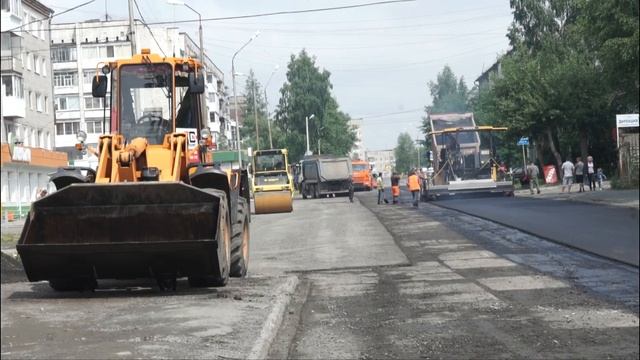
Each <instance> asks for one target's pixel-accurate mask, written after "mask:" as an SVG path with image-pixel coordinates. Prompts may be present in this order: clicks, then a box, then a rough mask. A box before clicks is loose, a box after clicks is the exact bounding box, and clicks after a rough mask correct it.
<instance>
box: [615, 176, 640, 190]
mask: <svg viewBox="0 0 640 360" xmlns="http://www.w3.org/2000/svg"><path fill="white" fill-rule="evenodd" d="M639 185H640V182H639V181H638V177H637V176H632V177H622V178H621V177H618V176H615V177H612V178H611V188H612V189H617V190H622V189H638V187H639Z"/></svg>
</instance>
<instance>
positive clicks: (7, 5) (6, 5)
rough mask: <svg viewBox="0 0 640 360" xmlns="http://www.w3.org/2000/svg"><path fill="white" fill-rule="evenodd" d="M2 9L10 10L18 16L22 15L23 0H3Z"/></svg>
mask: <svg viewBox="0 0 640 360" xmlns="http://www.w3.org/2000/svg"><path fill="white" fill-rule="evenodd" d="M2 10H3V11H8V12H10V13H12V14H14V15H16V16H20V13H21V12H22V1H20V0H2Z"/></svg>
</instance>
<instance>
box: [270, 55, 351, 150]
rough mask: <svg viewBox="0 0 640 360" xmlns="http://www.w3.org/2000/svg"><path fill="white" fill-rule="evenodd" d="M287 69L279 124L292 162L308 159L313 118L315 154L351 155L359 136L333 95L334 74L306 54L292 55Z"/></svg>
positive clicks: (279, 103) (279, 107)
mask: <svg viewBox="0 0 640 360" xmlns="http://www.w3.org/2000/svg"><path fill="white" fill-rule="evenodd" d="M287 69H288V70H287V80H286V82H285V83H284V84H283V86H282V88H281V89H280V95H281V97H280V100H279V102H278V106H277V109H276V114H275V124H276V125H277V127H278V128H279V130H280V131H281V133H282V141H283V143H284V144H285V146H286V147H287V148H288V149H289V154H290V156H291V159H292V161H296V160H298V159H301V158H302V157H303V156H304V153H305V151H306V130H305V117H308V116H311V115H312V114H313V115H314V117H313V119H311V120H309V143H310V149H311V151H312V152H314V153H317V152H318V151H320V152H321V153H322V154H333V155H347V154H348V153H349V152H350V151H351V149H352V147H353V144H354V142H355V133H354V131H353V129H352V128H351V127H350V126H349V116H348V115H347V114H345V113H343V112H341V111H340V110H339V106H338V102H337V101H336V100H335V98H334V97H333V96H332V94H331V89H332V88H333V86H332V85H331V82H330V80H329V78H330V75H331V74H330V73H329V72H328V71H327V70H322V71H321V70H320V69H319V68H318V67H317V66H316V64H315V59H314V58H312V57H310V56H309V55H308V54H307V52H306V51H305V50H302V51H301V52H300V53H299V54H298V55H297V56H295V55H291V60H290V62H289V64H288V65H287ZM318 146H320V149H319V148H318Z"/></svg>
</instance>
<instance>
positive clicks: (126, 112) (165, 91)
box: [119, 64, 173, 145]
mask: <svg viewBox="0 0 640 360" xmlns="http://www.w3.org/2000/svg"><path fill="white" fill-rule="evenodd" d="M172 73H173V70H172V67H171V65H169V64H132V65H123V66H122V67H120V76H119V81H120V99H119V100H120V101H119V104H120V114H121V117H120V129H121V133H122V135H124V137H125V139H126V141H127V142H130V141H131V140H132V139H134V138H136V137H144V138H146V139H147V141H148V143H149V144H152V145H153V144H162V141H163V139H164V135H165V134H168V133H170V132H171V131H172V130H173V128H172V124H171V119H172V116H171V109H172V106H171V101H172V91H171V90H172V79H173V74H172Z"/></svg>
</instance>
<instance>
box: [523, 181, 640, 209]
mask: <svg viewBox="0 0 640 360" xmlns="http://www.w3.org/2000/svg"><path fill="white" fill-rule="evenodd" d="M586 188H587V190H586V191H585V192H582V193H579V192H578V186H577V185H576V184H573V186H571V192H570V193H568V192H564V193H563V192H562V185H543V186H540V192H541V193H540V194H539V195H538V194H534V195H531V193H530V192H529V188H528V187H526V188H524V189H520V190H516V191H515V196H517V197H532V198H543V199H553V200H571V201H581V202H588V203H595V204H602V205H610V206H623V207H630V208H636V209H638V208H639V206H640V200H639V197H640V195H639V192H638V189H635V190H612V189H611V184H610V183H609V182H608V181H606V182H605V183H604V184H602V188H603V190H595V191H589V187H588V186H587V187H586Z"/></svg>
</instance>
